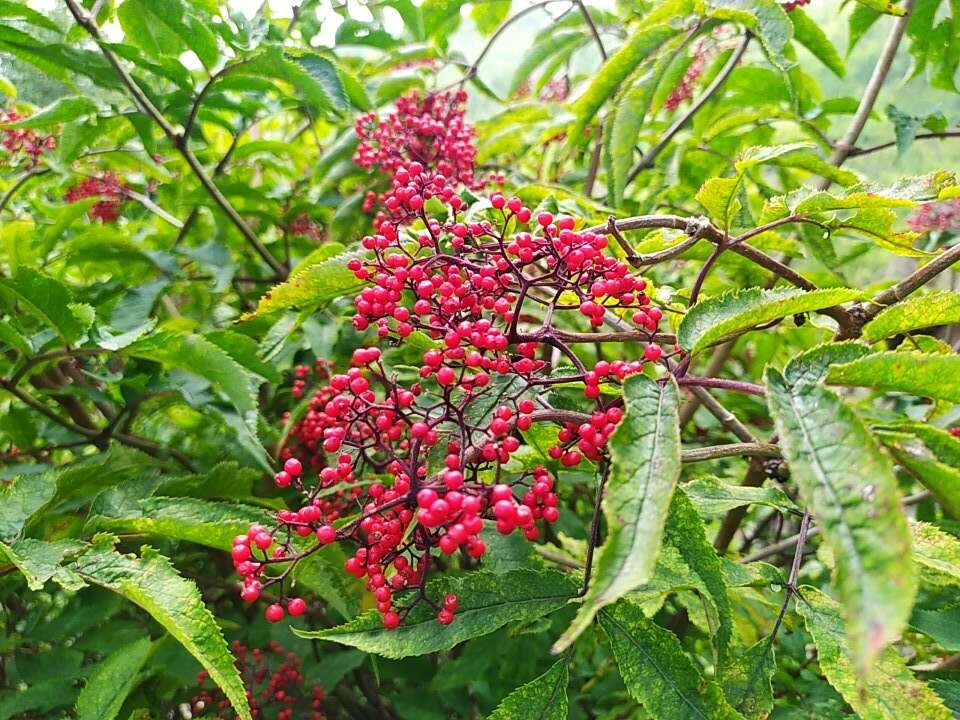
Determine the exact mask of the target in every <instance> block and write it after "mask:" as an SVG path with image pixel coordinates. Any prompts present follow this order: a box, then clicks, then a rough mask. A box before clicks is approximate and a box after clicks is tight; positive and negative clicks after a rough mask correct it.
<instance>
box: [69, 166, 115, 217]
mask: <svg viewBox="0 0 960 720" xmlns="http://www.w3.org/2000/svg"><path fill="white" fill-rule="evenodd" d="M88 197H99V198H102V199H101V200H100V202H98V203H96V204H95V205H94V206H93V207H91V208H90V211H89V214H90V217H91V218H92V219H94V220H99V221H100V222H103V223H109V222H115V221H116V220H117V218H118V217H120V205H121V204H122V203H123V201H124V198H125V197H126V187H125V186H124V185H123V183H121V182H120V180H119V178H117V176H116V175H114V174H113V173H112V172H105V173H103V174H101V175H98V176H96V177H88V178H84V179H83V180H81V181H80V182H78V183H77V184H76V185H74V186H72V187H71V188H70V189H68V190H67V192H66V194H65V195H64V199H65V200H66V201H67V202H68V203H75V202H77V201H78V200H83V199H84V198H88Z"/></svg>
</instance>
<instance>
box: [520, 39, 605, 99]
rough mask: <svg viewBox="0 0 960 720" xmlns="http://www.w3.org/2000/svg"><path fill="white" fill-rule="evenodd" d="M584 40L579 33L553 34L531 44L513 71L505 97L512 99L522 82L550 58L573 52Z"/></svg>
mask: <svg viewBox="0 0 960 720" xmlns="http://www.w3.org/2000/svg"><path fill="white" fill-rule="evenodd" d="M585 39H586V38H585V36H584V34H583V32H581V31H567V32H558V33H553V34H552V35H550V36H549V37H547V38H541V39H539V40H538V41H537V42H536V43H534V44H532V45H531V46H530V49H529V50H527V51H526V53H525V54H524V56H523V57H522V58H521V60H520V63H519V64H518V65H517V68H516V70H514V71H513V79H511V81H510V85H509V87H508V88H507V93H506V94H507V97H512V96H513V94H514V93H515V92H516V91H517V88H519V87H520V86H521V85H523V83H524V81H525V80H527V79H528V78H529V77H530V76H531V75H532V74H533V72H534V71H535V70H536V69H537V68H538V67H540V66H541V65H542V64H543V63H545V62H546V61H547V60H549V59H550V58H551V57H553V56H554V55H560V54H562V53H565V52H567V51H570V50H573V48H575V47H578V46H579V45H580V44H582V43H583V42H584V41H585Z"/></svg>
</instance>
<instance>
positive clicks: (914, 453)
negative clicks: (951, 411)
mask: <svg viewBox="0 0 960 720" xmlns="http://www.w3.org/2000/svg"><path fill="white" fill-rule="evenodd" d="M888 427H889V429H888V428H887V427H884V428H882V429H878V430H877V431H876V434H877V437H879V438H880V440H881V442H883V444H884V445H885V446H886V448H887V450H889V451H890V454H891V455H892V456H893V458H894V459H895V460H896V461H897V462H898V463H899V464H900V465H901V466H902V467H904V468H905V469H906V470H907V471H908V472H909V473H910V474H911V475H913V476H914V477H915V478H916V479H917V480H919V481H920V483H921V484H922V485H923V486H924V487H925V488H927V489H928V490H929V491H930V492H931V493H932V494H933V496H934V497H935V498H936V499H937V502H939V503H940V504H941V505H942V506H943V508H944V509H945V510H946V511H947V512H948V513H950V514H951V515H952V516H953V517H955V518H957V519H960V441H958V440H957V439H956V438H954V437H952V436H951V435H950V433H948V432H946V431H944V430H941V429H940V428H935V427H933V426H932V425H927V424H925V423H914V422H904V423H897V424H895V425H892V426H888Z"/></svg>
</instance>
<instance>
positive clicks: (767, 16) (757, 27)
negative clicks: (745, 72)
mask: <svg viewBox="0 0 960 720" xmlns="http://www.w3.org/2000/svg"><path fill="white" fill-rule="evenodd" d="M707 15H708V16H709V17H714V18H719V19H721V20H733V21H734V22H739V23H743V24H744V25H746V26H747V27H748V28H750V30H752V31H753V33H754V34H755V35H756V36H757V37H758V38H759V39H760V44H761V45H763V49H764V52H766V54H767V57H768V58H769V59H770V62H772V63H773V64H774V65H775V66H776V67H777V68H779V69H780V70H787V69H788V68H789V67H790V65H792V63H791V62H790V61H789V60H788V59H787V58H786V57H785V56H784V50H785V49H786V47H787V45H788V44H789V42H790V40H791V38H792V37H793V24H792V23H791V22H790V18H788V17H787V13H786V12H784V10H783V7H782V6H781V5H780V3H778V2H776V0H708V1H707Z"/></svg>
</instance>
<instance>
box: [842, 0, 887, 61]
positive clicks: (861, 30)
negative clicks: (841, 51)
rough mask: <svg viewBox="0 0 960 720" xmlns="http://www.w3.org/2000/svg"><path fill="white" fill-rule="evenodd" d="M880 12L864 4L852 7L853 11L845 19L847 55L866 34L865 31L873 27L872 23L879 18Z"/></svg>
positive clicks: (848, 55)
mask: <svg viewBox="0 0 960 720" xmlns="http://www.w3.org/2000/svg"><path fill="white" fill-rule="evenodd" d="M881 16H882V13H879V12H877V11H876V10H873V9H871V8H869V7H867V6H866V5H861V4H859V3H858V4H857V5H855V6H854V7H853V12H851V13H850V17H849V18H848V19H847V57H850V53H852V52H853V49H854V48H855V47H856V46H857V43H859V42H860V40H861V39H862V38H863V36H864V35H866V34H867V31H868V30H869V29H870V28H871V27H873V24H874V23H876V22H877V20H879V19H880V17H881Z"/></svg>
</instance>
